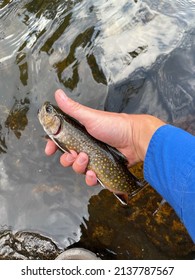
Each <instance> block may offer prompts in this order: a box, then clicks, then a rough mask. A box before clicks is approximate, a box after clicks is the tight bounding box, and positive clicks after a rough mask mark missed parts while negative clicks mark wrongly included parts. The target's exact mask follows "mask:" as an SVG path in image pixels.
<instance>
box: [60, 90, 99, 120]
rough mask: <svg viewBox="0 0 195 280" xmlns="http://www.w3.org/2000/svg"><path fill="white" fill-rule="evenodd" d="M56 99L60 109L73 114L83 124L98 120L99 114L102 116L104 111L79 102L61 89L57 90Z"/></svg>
mask: <svg viewBox="0 0 195 280" xmlns="http://www.w3.org/2000/svg"><path fill="white" fill-rule="evenodd" d="M55 99H56V102H57V104H58V106H59V107H60V109H61V110H62V111H63V112H65V113H67V114H68V115H70V116H72V117H73V118H75V119H77V120H78V121H79V122H80V123H82V124H83V125H85V126H86V125H87V124H88V123H89V119H90V123H91V122H95V121H96V120H97V114H98V116H99V117H100V118H101V117H102V112H103V111H101V112H100V111H99V110H95V109H91V108H89V107H86V106H84V105H81V104H80V103H78V102H75V101H74V100H72V99H71V98H69V97H68V96H67V95H66V94H65V93H64V92H63V91H62V90H61V89H58V90H57V91H56V92H55Z"/></svg>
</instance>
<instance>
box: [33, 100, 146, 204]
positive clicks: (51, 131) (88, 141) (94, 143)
mask: <svg viewBox="0 0 195 280" xmlns="http://www.w3.org/2000/svg"><path fill="white" fill-rule="evenodd" d="M38 118H39V121H40V123H41V125H42V126H43V128H44V130H45V132H46V133H47V134H48V135H49V137H50V138H51V139H52V140H53V141H54V142H55V143H56V144H57V146H58V147H59V148H60V149H61V150H62V151H64V152H65V151H70V150H75V151H76V152H77V153H80V152H85V153H86V154H87V155H88V157H89V164H88V166H87V169H88V170H93V171H94V172H95V173H96V175H97V178H98V181H99V182H100V183H101V184H102V185H103V186H104V187H106V188H108V189H109V190H110V191H112V192H113V193H114V194H115V195H117V196H118V197H119V198H120V199H121V200H122V201H121V202H124V203H128V200H129V198H130V197H132V196H134V195H135V194H136V193H137V192H138V191H140V190H141V189H142V188H143V187H144V186H145V185H144V184H143V183H141V182H140V181H139V180H138V179H137V178H136V177H135V176H134V175H133V174H132V173H131V172H130V171H129V170H128V168H127V166H126V165H125V164H122V163H121V161H120V160H119V159H118V158H117V157H116V156H115V155H114V154H112V153H111V152H110V150H109V148H108V146H107V145H106V144H104V143H103V142H101V141H99V140H97V139H95V138H94V137H92V136H91V135H90V134H89V133H88V132H87V131H86V129H85V128H84V126H82V125H80V124H79V123H78V122H77V121H76V120H74V119H73V118H71V117H70V116H68V115H66V114H64V113H63V112H61V111H60V110H59V109H58V108H56V107H55V106H53V105H52V104H50V103H49V102H45V103H44V105H43V106H42V108H41V109H40V110H39V113H38Z"/></svg>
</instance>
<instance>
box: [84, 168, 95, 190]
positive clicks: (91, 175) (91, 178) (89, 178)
mask: <svg viewBox="0 0 195 280" xmlns="http://www.w3.org/2000/svg"><path fill="white" fill-rule="evenodd" d="M85 181H86V184H87V185H88V186H91V187H92V186H95V185H97V183H98V182H97V177H96V174H95V172H93V171H92V170H88V171H87V172H86V176H85Z"/></svg>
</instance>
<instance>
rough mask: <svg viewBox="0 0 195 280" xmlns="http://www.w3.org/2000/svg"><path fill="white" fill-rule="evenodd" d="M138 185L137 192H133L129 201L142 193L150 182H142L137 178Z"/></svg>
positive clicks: (129, 196)
mask: <svg viewBox="0 0 195 280" xmlns="http://www.w3.org/2000/svg"><path fill="white" fill-rule="evenodd" d="M135 178H136V177H135ZM136 184H137V188H136V190H135V191H134V192H132V193H131V194H130V195H128V199H131V198H132V197H133V196H135V195H136V194H138V193H139V192H140V191H142V190H143V189H144V188H145V187H147V186H149V184H148V182H146V181H145V180H143V181H140V180H138V179H137V178H136Z"/></svg>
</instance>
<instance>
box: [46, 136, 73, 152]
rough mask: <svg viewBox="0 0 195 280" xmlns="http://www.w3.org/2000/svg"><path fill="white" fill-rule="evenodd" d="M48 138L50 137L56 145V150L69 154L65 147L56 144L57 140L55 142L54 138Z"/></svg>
mask: <svg viewBox="0 0 195 280" xmlns="http://www.w3.org/2000/svg"><path fill="white" fill-rule="evenodd" d="M49 137H50V138H51V140H52V141H53V142H54V143H55V144H56V146H58V148H59V149H60V150H61V151H62V152H64V153H70V151H69V150H68V149H67V148H66V147H65V146H63V147H62V145H60V143H58V140H57V139H54V138H53V137H51V136H49Z"/></svg>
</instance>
